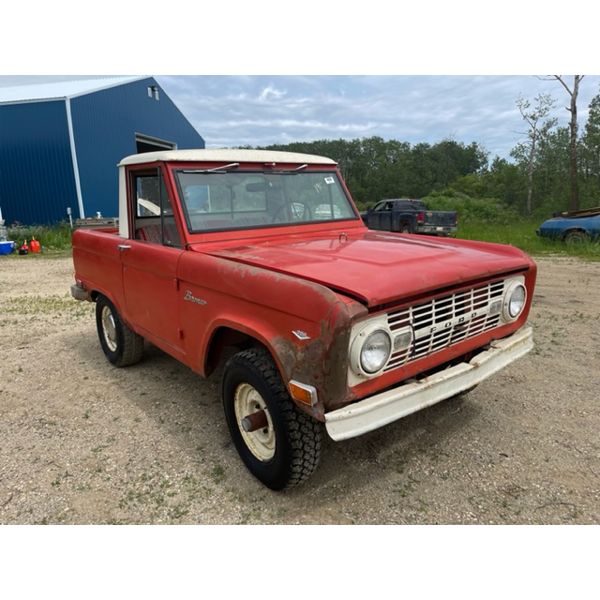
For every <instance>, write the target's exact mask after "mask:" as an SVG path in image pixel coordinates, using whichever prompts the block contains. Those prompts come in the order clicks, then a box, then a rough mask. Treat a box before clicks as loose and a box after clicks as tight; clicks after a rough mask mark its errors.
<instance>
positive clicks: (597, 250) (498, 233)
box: [8, 216, 600, 260]
mask: <svg viewBox="0 0 600 600" xmlns="http://www.w3.org/2000/svg"><path fill="white" fill-rule="evenodd" d="M540 223H541V221H540V220H534V219H524V218H519V217H516V216H515V217H514V218H511V219H508V221H507V222H499V221H497V220H495V219H494V222H492V221H490V220H485V219H481V218H480V219H477V218H467V219H464V220H462V221H461V220H460V219H459V225H458V234H457V237H458V238H462V239H466V240H481V241H484V242H496V243H499V244H511V245H513V246H516V247H517V248H520V249H521V250H524V251H525V252H527V253H528V254H532V255H534V256H540V255H542V256H543V255H549V254H552V255H562V256H577V257H579V258H585V259H588V260H600V241H599V240H596V241H592V242H586V243H579V244H566V243H564V242H560V241H553V240H548V239H545V238H540V237H538V236H537V235H536V233H535V230H536V229H537V228H538V227H539V226H540ZM71 233H72V232H71V229H70V227H69V225H68V224H67V223H61V224H59V225H56V226H54V227H41V226H32V227H12V228H9V230H8V237H9V239H11V240H15V241H16V242H17V243H18V244H19V245H20V244H21V243H23V241H24V240H28V241H30V240H31V239H32V238H33V237H35V239H36V240H38V241H39V242H40V243H41V245H42V248H43V250H44V254H43V255H42V256H46V257H57V256H65V255H66V253H68V252H69V251H70V250H71ZM11 256H18V255H17V254H16V252H15V253H13V254H12V255H11ZM29 256H30V257H39V256H40V255H35V254H29ZM19 258H23V257H19Z"/></svg>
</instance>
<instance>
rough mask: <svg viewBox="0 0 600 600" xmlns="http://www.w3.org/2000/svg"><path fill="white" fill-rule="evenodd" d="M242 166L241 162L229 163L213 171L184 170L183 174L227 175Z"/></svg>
mask: <svg viewBox="0 0 600 600" xmlns="http://www.w3.org/2000/svg"><path fill="white" fill-rule="evenodd" d="M239 166H240V163H239V162H234V163H229V164H228V165H223V166H222V167H214V168H213V169H182V171H181V172H182V173H227V171H228V170H229V169H236V168H237V167H239Z"/></svg>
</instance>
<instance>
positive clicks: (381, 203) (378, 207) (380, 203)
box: [373, 200, 386, 211]
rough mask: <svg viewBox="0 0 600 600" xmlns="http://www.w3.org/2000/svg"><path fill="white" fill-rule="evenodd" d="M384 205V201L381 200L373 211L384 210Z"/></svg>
mask: <svg viewBox="0 0 600 600" xmlns="http://www.w3.org/2000/svg"><path fill="white" fill-rule="evenodd" d="M385 205H386V202H385V200H382V201H381V202H379V203H378V204H376V205H375V208H374V209H373V210H376V211H380V210H385Z"/></svg>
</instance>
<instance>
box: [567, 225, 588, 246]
mask: <svg viewBox="0 0 600 600" xmlns="http://www.w3.org/2000/svg"><path fill="white" fill-rule="evenodd" d="M589 239H590V236H589V235H588V234H587V233H586V232H585V231H581V230H580V229H574V230H572V231H567V233H565V237H564V240H565V242H566V243H567V244H582V243H585V242H587V241H589Z"/></svg>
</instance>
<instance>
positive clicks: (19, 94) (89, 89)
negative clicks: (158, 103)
mask: <svg viewBox="0 0 600 600" xmlns="http://www.w3.org/2000/svg"><path fill="white" fill-rule="evenodd" d="M141 79H148V77H147V76H144V77H99V78H98V79H79V80H73V81H55V82H52V83H33V84H28V85H17V86H7V87H0V104H3V103H9V102H10V103H19V102H39V101H41V100H61V99H63V98H75V97H76V96H83V95H84V94H91V93H93V92H98V91H100V90H104V89H108V88H111V87H115V86H118V85H123V84H125V83H131V82H133V81H139V80H141Z"/></svg>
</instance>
